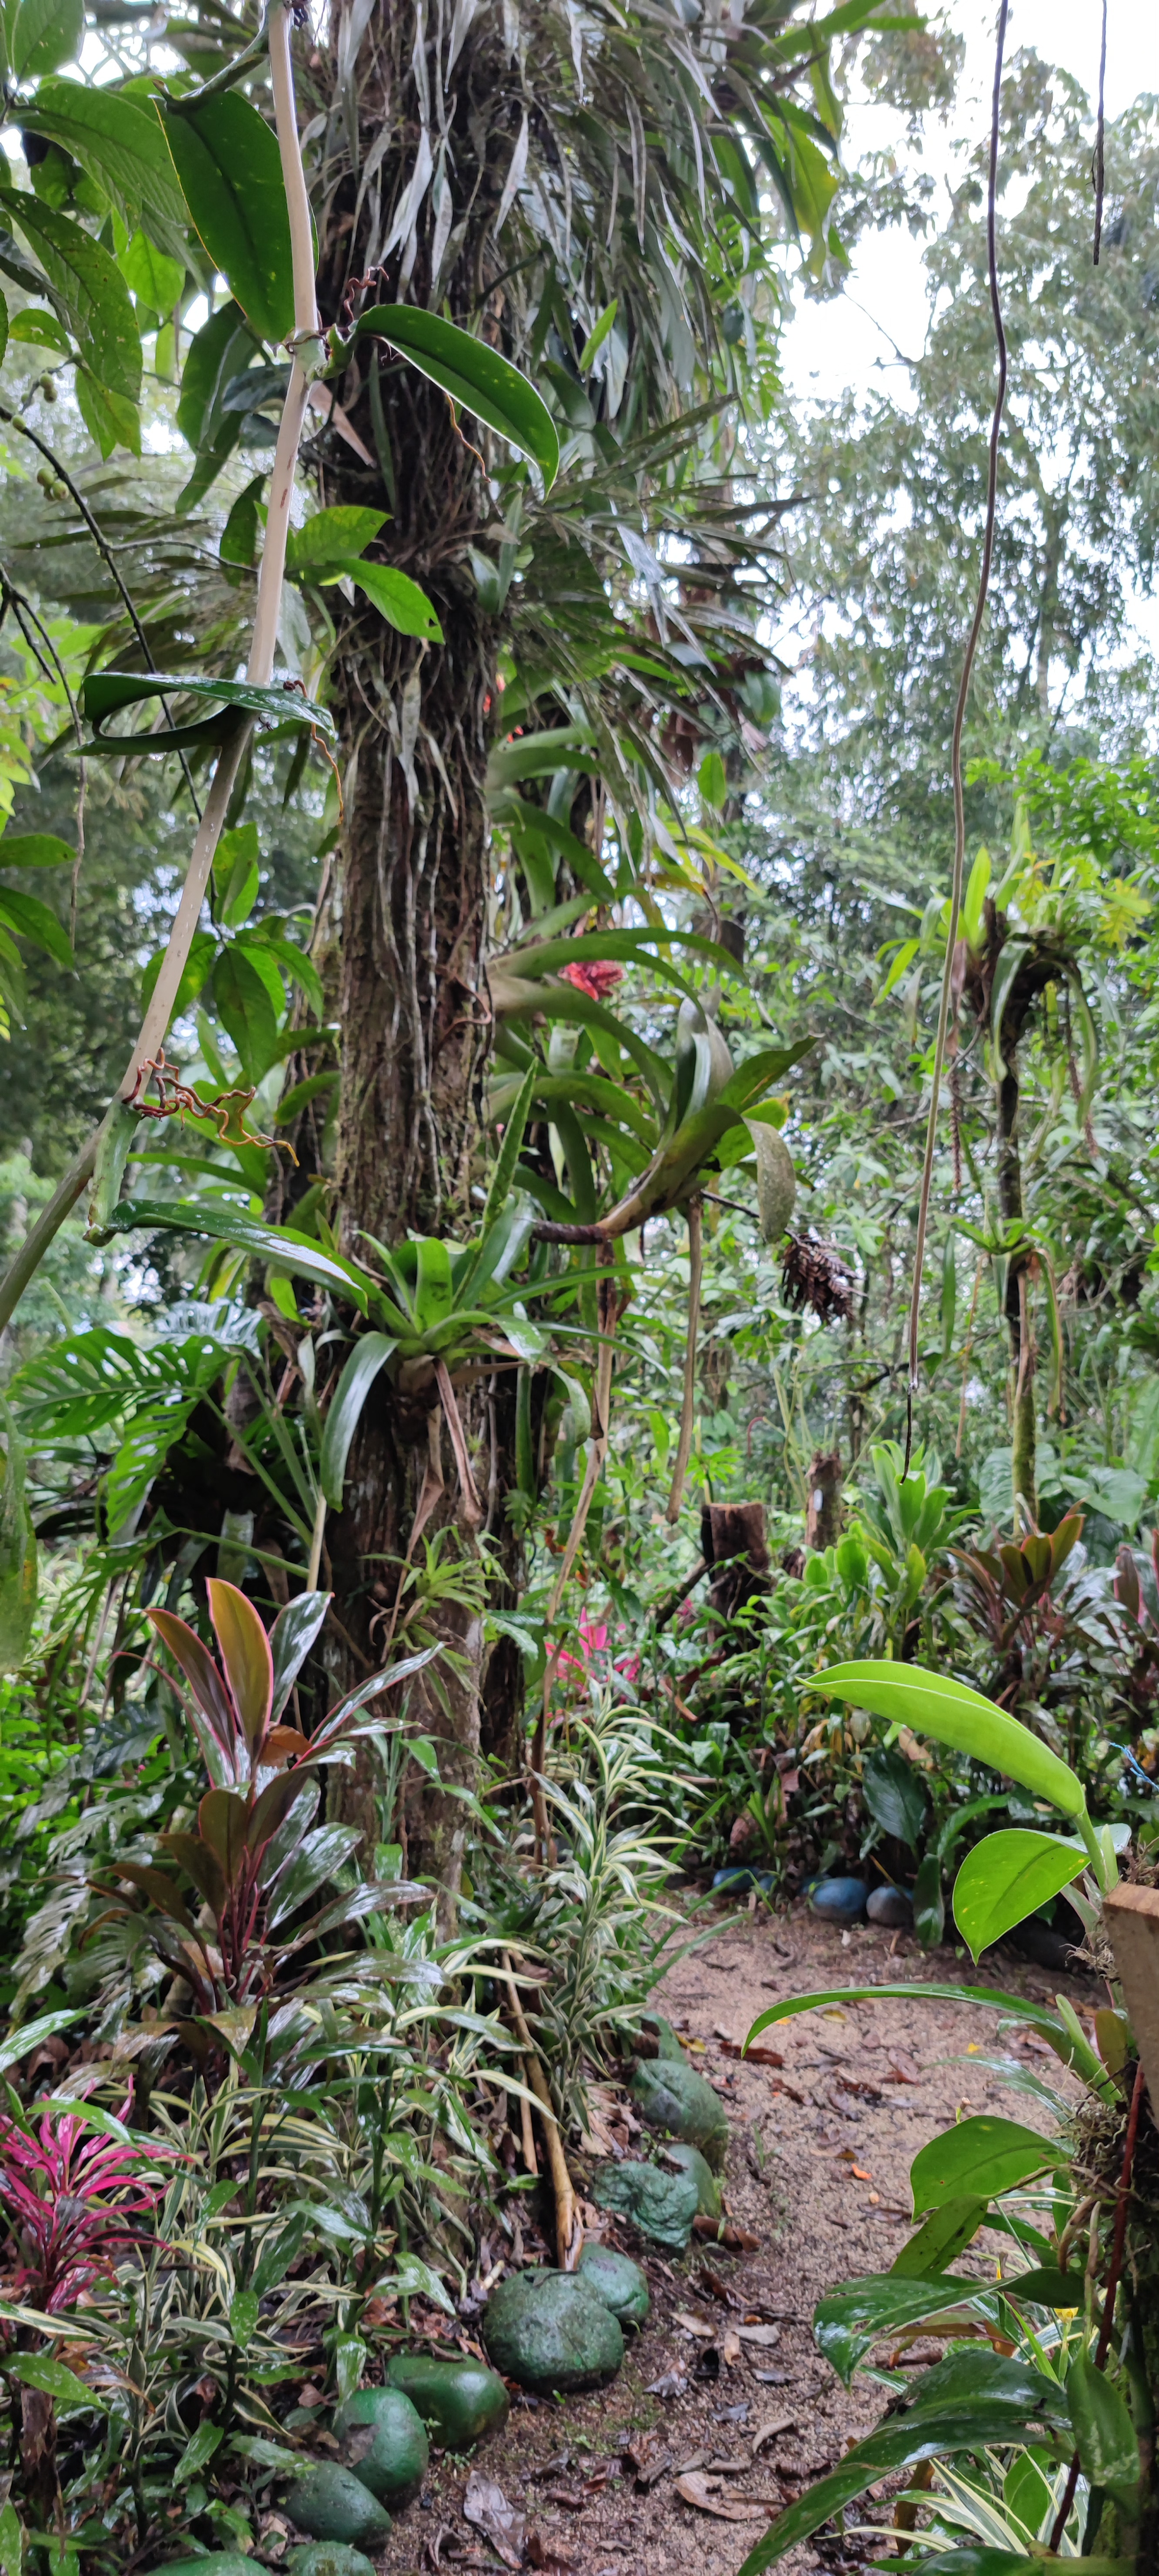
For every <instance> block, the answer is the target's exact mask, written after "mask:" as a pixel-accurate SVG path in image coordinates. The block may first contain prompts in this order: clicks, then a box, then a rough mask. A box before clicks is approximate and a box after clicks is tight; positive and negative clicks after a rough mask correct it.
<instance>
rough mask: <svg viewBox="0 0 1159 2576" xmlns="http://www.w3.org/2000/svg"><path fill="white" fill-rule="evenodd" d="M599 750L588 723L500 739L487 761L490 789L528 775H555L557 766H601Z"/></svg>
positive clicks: (535, 776)
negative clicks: (514, 738) (507, 739)
mask: <svg viewBox="0 0 1159 2576" xmlns="http://www.w3.org/2000/svg"><path fill="white" fill-rule="evenodd" d="M598 767H599V754H598V752H597V750H596V744H595V737H594V735H593V732H592V728H591V726H590V725H589V724H567V725H547V726H545V727H544V728H543V729H542V731H540V732H538V733H529V734H524V735H522V736H521V737H520V739H519V740H517V741H514V742H498V743H496V744H495V747H494V749H493V751H492V753H491V757H490V759H489V760H488V763H487V786H488V788H489V789H491V790H496V789H502V788H506V787H512V786H516V785H518V784H519V783H520V781H521V780H523V779H526V778H552V777H554V775H555V772H556V771H557V770H558V769H598Z"/></svg>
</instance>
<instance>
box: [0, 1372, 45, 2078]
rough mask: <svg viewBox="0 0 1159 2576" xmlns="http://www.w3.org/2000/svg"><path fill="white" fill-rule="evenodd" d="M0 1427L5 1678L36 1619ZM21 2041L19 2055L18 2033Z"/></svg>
mask: <svg viewBox="0 0 1159 2576" xmlns="http://www.w3.org/2000/svg"><path fill="white" fill-rule="evenodd" d="M0 1426H2V1427H3V1430H4V1434H5V1440H6V1444H7V1456H6V1458H5V1459H4V1462H3V1469H4V1481H3V1484H2V1486H0V1672H5V1673H11V1672H15V1670H16V1668H17V1666H18V1665H19V1664H22V1663H23V1661H24V1657H25V1654H26V1652H27V1649H28V1640H29V1638H30V1636H31V1634H32V1622H33V1619H34V1617H35V1615H36V1591H37V1563H36V1537H35V1533H34V1531H33V1527H32V1521H31V1517H30V1514H29V1510H28V1505H27V1502H26V1500H25V1493H24V1477H25V1449H24V1443H23V1441H22V1440H21V1438H20V1435H19V1433H18V1431H17V1429H16V1425H15V1423H14V1421H13V1419H12V1415H11V1413H10V1412H9V1410H8V1406H7V1405H6V1404H5V1403H4V1402H3V1400H2V1399H0ZM21 2041H22V2045H21V2049H20V2052H19V2053H20V2054H21V2055H23V2048H24V2035H23V2033H22V2034H21ZM9 2063H10V2064H11V2063H12V2061H11V2059H10V2060H9Z"/></svg>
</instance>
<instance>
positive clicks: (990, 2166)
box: [910, 2115, 1066, 2218]
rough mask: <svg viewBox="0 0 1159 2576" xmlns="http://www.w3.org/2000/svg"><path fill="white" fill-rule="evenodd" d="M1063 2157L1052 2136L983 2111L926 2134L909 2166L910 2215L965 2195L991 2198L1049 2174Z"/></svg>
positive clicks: (917, 2214) (920, 2213) (982, 2198)
mask: <svg viewBox="0 0 1159 2576" xmlns="http://www.w3.org/2000/svg"><path fill="white" fill-rule="evenodd" d="M1065 2160H1066V2151H1065V2149H1064V2148H1063V2147H1061V2146H1060V2145H1059V2144H1058V2142H1057V2140H1054V2139H1050V2138H1043V2137H1040V2135H1039V2134H1038V2131H1037V2130H1035V2129H1024V2128H1022V2127H1021V2126H1020V2124H1019V2122H1018V2121H1017V2120H993V2119H988V2118H987V2117H985V2115H982V2116H979V2117H977V2118H975V2119H971V2120H959V2122H958V2124H957V2127H956V2128H953V2129H946V2130H944V2131H943V2134H942V2136H941V2137H940V2138H932V2139H931V2140H930V2143H929V2146H928V2147H922V2148H921V2150H920V2152H919V2153H918V2154H917V2155H916V2156H915V2157H914V2160H913V2163H912V2165H911V2167H910V2186H911V2189H912V2191H913V2196H914V2216H915V2218H920V2217H921V2216H922V2213H923V2211H925V2210H927V2209H939V2208H941V2207H942V2206H943V2204H944V2203H945V2202H946V2201H948V2200H960V2199H962V2198H963V2197H964V2196H966V2195H967V2194H969V2196H970V2197H971V2198H973V2199H977V2200H997V2199H998V2198H999V2197H1000V2195H1001V2194H1002V2193H1003V2192H1006V2191H1013V2190H1015V2189H1016V2187H1017V2185H1018V2184H1019V2183H1022V2182H1029V2180H1030V2178H1031V2176H1032V2175H1033V2174H1040V2173H1049V2172H1050V2171H1051V2169H1052V2167H1053V2166H1054V2165H1057V2164H1059V2163H1064V2162H1065Z"/></svg>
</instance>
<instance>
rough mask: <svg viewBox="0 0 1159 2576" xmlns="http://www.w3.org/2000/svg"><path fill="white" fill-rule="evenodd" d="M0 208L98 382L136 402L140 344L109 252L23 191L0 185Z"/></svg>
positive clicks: (120, 276) (127, 298)
mask: <svg viewBox="0 0 1159 2576" xmlns="http://www.w3.org/2000/svg"><path fill="white" fill-rule="evenodd" d="M0 207H2V208H3V210H4V212H5V214H6V215H7V218H8V220H9V222H10V223H14V224H15V225H16V228H17V230H18V231H19V232H22V233H23V234H24V237H25V239H26V241H28V242H29V243H30V244H31V247H32V249H33V250H34V251H35V252H36V256H37V258H38V259H39V260H40V261H41V262H42V264H43V268H44V273H45V276H46V277H47V279H48V282H49V285H50V286H51V287H52V289H53V291H54V293H55V294H56V295H57V296H58V297H59V299H60V302H61V304H62V305H63V306H64V309H65V312H66V314H67V316H68V321H69V326H70V329H71V330H72V333H73V337H74V339H75V340H76V343H77V346H78V348H79V350H80V353H81V356H82V358H84V359H85V360H86V361H87V364H88V365H89V366H90V367H91V369H92V372H93V375H94V376H95V378H96V381H97V383H98V384H99V385H101V386H103V387H104V389H105V390H106V391H107V392H108V393H110V394H120V395H122V396H123V397H124V399H125V400H126V401H127V402H131V403H135V402H136V401H137V399H138V396H139V394H140V391H141V340H140V334H139V332H138V330H137V323H136V317H135V315H134V312H133V307H132V304H131V303H130V301H129V290H128V287H127V286H126V284H125V281H124V278H123V277H122V275H121V272H120V269H119V268H118V266H117V263H116V261H115V259H114V258H113V257H112V255H111V253H110V252H109V251H107V250H106V249H105V248H104V246H103V244H102V243H101V242H99V241H94V240H93V237H92V234H91V233H86V232H85V231H84V229H83V227H82V226H81V225H80V224H77V223H73V222H72V220H71V218H70V217H69V216H68V215H61V214H57V212H56V211H55V209H54V208H53V207H52V206H46V205H43V204H42V203H41V201H40V198H39V197H34V196H31V195H29V194H28V193H26V191H25V190H24V189H11V188H7V187H0Z"/></svg>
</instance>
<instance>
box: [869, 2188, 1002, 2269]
mask: <svg viewBox="0 0 1159 2576" xmlns="http://www.w3.org/2000/svg"><path fill="white" fill-rule="evenodd" d="M988 2208H989V2202H988V2201H985V2200H975V2199H973V2198H969V2197H967V2198H965V2199H962V2200H946V2201H943V2203H942V2206H941V2208H940V2209H933V2210H931V2212H930V2215H929V2217H928V2218H927V2219H926V2220H925V2221H924V2223H923V2225H922V2226H921V2227H919V2229H918V2231H917V2234H916V2236H911V2237H910V2240H909V2243H908V2245H903V2246H902V2249H901V2252H900V2254H899V2255H898V2257H897V2260H896V2262H895V2263H891V2265H890V2271H891V2272H892V2273H893V2274H894V2275H895V2276H896V2277H897V2278H898V2279H911V2280H912V2279H914V2278H916V2277H918V2276H919V2275H920V2276H922V2277H924V2278H925V2279H927V2280H928V2279H929V2277H930V2275H931V2273H934V2272H940V2271H942V2269H943V2268H944V2266H945V2265H946V2264H947V2263H955V2262H956V2261H957V2258H958V2256H959V2254H961V2253H962V2252H963V2250H964V2248H965V2247H966V2246H967V2245H972V2244H973V2241H974V2238H975V2237H976V2235H977V2233H978V2230H979V2228H980V2227H981V2226H982V2225H983V2224H984V2222H985V2218H986V2213H987V2210H988Z"/></svg>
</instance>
